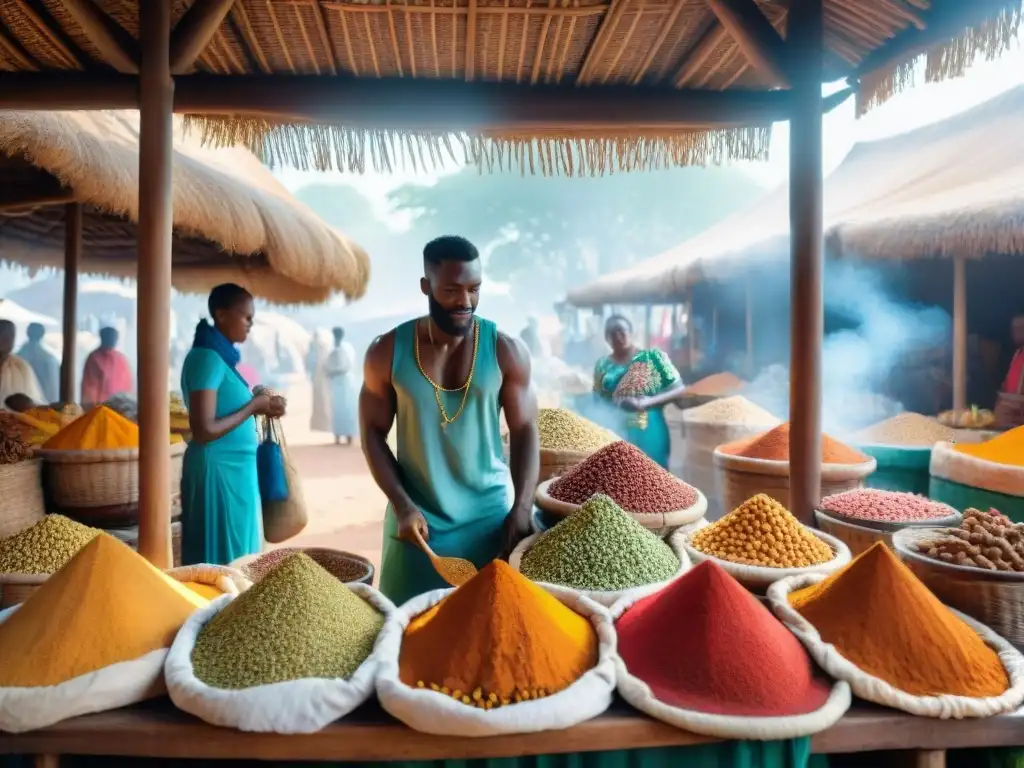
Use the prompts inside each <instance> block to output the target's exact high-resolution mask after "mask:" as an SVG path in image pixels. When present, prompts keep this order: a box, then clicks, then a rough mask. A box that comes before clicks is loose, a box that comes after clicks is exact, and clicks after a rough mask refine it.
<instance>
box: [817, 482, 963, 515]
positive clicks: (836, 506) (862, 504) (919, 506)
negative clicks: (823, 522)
mask: <svg viewBox="0 0 1024 768" xmlns="http://www.w3.org/2000/svg"><path fill="white" fill-rule="evenodd" d="M819 506H820V507H821V509H823V510H824V511H825V512H831V513H832V514H835V515H840V516H842V517H851V518H854V519H856V520H874V521H877V522H885V523H909V522H920V521H922V520H939V519H941V518H944V517H950V516H951V515H953V514H955V513H956V510H954V509H953V508H952V507H948V506H946V505H945V504H940V503H939V502H937V501H932V500H931V499H928V498H925V497H924V496H918V495H917V494H916V493H900V492H898V491H882V490H878V489H876V488H854V489H853V490H851V491H843V492H842V493H834V494H832V495H831V496H826V497H825V498H824V499H822V500H821V504H820V505H819Z"/></svg>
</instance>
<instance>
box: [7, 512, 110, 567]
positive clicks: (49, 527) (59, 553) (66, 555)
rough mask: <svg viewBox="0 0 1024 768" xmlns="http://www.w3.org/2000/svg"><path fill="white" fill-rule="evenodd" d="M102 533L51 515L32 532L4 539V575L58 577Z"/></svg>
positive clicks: (68, 519) (59, 516) (65, 518)
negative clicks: (69, 562)
mask: <svg viewBox="0 0 1024 768" xmlns="http://www.w3.org/2000/svg"><path fill="white" fill-rule="evenodd" d="M99 534H100V531H99V529H97V528H90V527H89V526H87V525H82V524H81V523H76V522H75V521H74V520H71V519H70V518H67V517H64V516H63V515H47V516H46V517H44V518H43V519H42V520H40V521H39V522H38V523H36V524H35V525H33V526H32V527H31V528H26V529H25V530H24V531H22V532H21V533H16V534H14V535H13V536H10V537H8V538H6V539H0V573H36V574H40V573H56V572H57V571H59V570H60V569H61V568H63V567H64V565H65V564H66V563H67V562H68V561H69V560H70V559H71V558H73V557H74V556H75V555H77V554H78V550H80V549H81V548H82V547H84V546H85V545H86V544H88V543H89V542H90V541H92V540H93V539H94V538H96V537H97V536H98V535H99Z"/></svg>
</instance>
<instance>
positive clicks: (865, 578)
mask: <svg viewBox="0 0 1024 768" xmlns="http://www.w3.org/2000/svg"><path fill="white" fill-rule="evenodd" d="M789 602H790V604H791V605H792V606H793V608H795V609H796V610H797V612H799V613H800V614H801V615H802V616H803V617H804V618H805V619H807V621H809V622H810V623H811V624H812V625H813V626H814V628H815V629H816V630H818V633H819V634H820V635H821V639H822V640H823V641H824V642H826V643H829V644H831V645H833V646H835V648H836V650H837V651H838V652H839V653H840V654H841V655H842V656H843V657H845V658H846V659H847V660H849V661H850V662H852V663H853V664H855V665H856V666H857V667H859V668H860V669H861V671H863V672H866V673H867V674H869V675H873V676H875V677H877V678H880V679H882V680H884V681H885V682H887V683H889V684H890V685H892V686H893V687H894V688H898V689H899V690H901V691H905V692H906V693H909V694H911V695H914V696H936V695H939V694H950V695H956V696H970V697H974V698H982V697H987V696H999V695H1000V694H1002V693H1004V692H1005V691H1006V689H1007V688H1008V687H1009V680H1008V678H1007V675H1006V670H1005V669H1004V668H1003V664H1002V662H1001V661H1000V660H999V656H998V654H997V653H996V652H995V651H994V650H993V649H991V648H990V647H989V646H987V645H986V644H985V643H984V641H983V640H982V639H981V638H980V637H978V634H977V633H976V632H975V631H974V630H973V629H971V628H970V627H969V626H967V624H966V623H964V622H963V621H962V620H961V619H960V618H958V617H957V616H955V615H954V614H953V613H952V611H950V610H949V609H948V608H947V607H946V606H944V605H943V604H942V603H941V602H939V599H938V598H937V597H935V596H934V595H933V594H932V593H931V592H929V591H928V588H927V587H926V586H925V585H924V584H922V583H921V582H920V581H919V580H918V578H917V577H916V576H915V575H914V574H913V573H912V572H911V571H910V569H908V568H907V566H905V565H904V564H903V563H901V562H900V561H899V560H897V559H896V556H895V555H893V553H892V552H890V551H889V549H888V548H887V547H886V546H885V545H884V544H882V543H881V542H878V543H877V544H875V545H874V546H872V547H871V549H869V550H867V551H866V552H864V553H862V554H861V555H859V556H858V557H857V558H856V559H854V560H853V561H852V562H851V563H850V564H849V565H847V566H846V567H845V568H843V569H842V570H840V571H837V572H836V573H834V574H832V575H831V576H829V577H828V578H827V579H825V580H824V581H822V582H820V583H818V584H815V585H814V586H810V587H806V588H804V589H801V590H798V591H796V592H793V593H792V594H790V595H789Z"/></svg>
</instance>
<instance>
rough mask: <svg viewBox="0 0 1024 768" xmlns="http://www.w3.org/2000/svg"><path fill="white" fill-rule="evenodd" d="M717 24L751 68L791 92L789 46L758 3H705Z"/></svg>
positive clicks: (738, 0)
mask: <svg viewBox="0 0 1024 768" xmlns="http://www.w3.org/2000/svg"><path fill="white" fill-rule="evenodd" d="M705 2H707V5H708V8H710V9H711V12H712V13H714V14H715V17H716V18H717V19H718V22H719V23H720V24H721V25H722V26H723V27H724V28H725V29H726V31H727V32H728V33H729V35H730V36H731V37H732V39H733V42H735V43H736V45H737V46H738V47H739V49H740V51H741V52H742V53H743V55H744V56H745V57H746V59H747V61H748V62H750V66H752V67H753V68H754V69H756V70H757V71H758V72H760V73H761V75H762V76H763V77H764V78H765V79H766V80H767V81H768V83H770V84H771V85H773V86H775V87H777V88H788V87H789V86H790V82H791V78H790V75H789V67H790V64H789V56H788V50H787V48H786V42H785V40H783V39H782V37H781V36H780V35H779V33H778V32H776V31H775V27H773V26H772V25H771V22H770V21H768V19H767V18H766V17H765V15H764V14H763V13H762V12H761V9H760V8H758V6H757V3H756V2H755V0H705Z"/></svg>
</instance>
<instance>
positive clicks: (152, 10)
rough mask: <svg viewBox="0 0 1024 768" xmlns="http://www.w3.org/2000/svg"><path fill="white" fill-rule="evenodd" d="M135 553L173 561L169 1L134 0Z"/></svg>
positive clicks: (156, 561) (161, 563)
mask: <svg viewBox="0 0 1024 768" xmlns="http://www.w3.org/2000/svg"><path fill="white" fill-rule="evenodd" d="M139 13H140V16H139V37H140V48H141V49H142V62H141V65H140V67H139V108H140V109H139V112H140V127H139V282H138V305H139V313H138V314H139V322H138V359H139V553H140V554H142V555H143V556H144V557H146V559H148V560H149V561H150V562H151V563H153V565H155V566H157V567H158V568H169V567H170V566H171V493H170V491H171V473H170V468H171V467H170V464H171V457H170V440H169V435H170V431H171V421H170V410H169V408H168V379H169V377H170V371H169V367H170V359H169V357H168V355H167V350H168V349H169V348H170V343H171V322H170V318H171V227H172V223H173V219H172V208H171V206H172V201H171V183H172V182H171V151H172V140H173V139H172V128H173V122H172V115H173V107H174V82H173V80H172V79H171V68H170V40H171V8H170V0H146V2H144V3H140V4H139Z"/></svg>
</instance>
